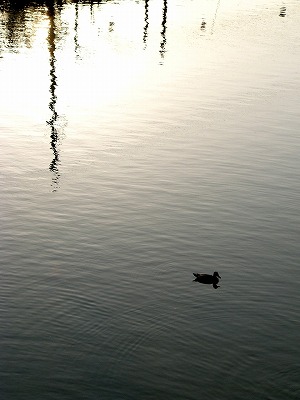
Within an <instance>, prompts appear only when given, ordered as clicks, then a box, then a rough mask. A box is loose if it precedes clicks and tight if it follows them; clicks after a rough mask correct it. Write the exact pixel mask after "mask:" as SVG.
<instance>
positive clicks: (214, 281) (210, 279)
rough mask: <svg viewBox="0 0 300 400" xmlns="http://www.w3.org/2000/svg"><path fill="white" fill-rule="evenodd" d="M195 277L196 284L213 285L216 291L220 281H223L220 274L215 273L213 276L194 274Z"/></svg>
mask: <svg viewBox="0 0 300 400" xmlns="http://www.w3.org/2000/svg"><path fill="white" fill-rule="evenodd" d="M193 275H194V276H195V279H194V282H199V283H204V284H206V285H213V287H214V289H218V288H219V287H220V286H218V283H219V279H221V277H220V275H219V273H218V272H214V273H213V275H209V274H198V273H193Z"/></svg>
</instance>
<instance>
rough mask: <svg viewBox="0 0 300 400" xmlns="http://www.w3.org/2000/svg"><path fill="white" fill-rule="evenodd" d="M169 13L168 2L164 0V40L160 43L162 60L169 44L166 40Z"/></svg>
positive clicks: (162, 34)
mask: <svg viewBox="0 0 300 400" xmlns="http://www.w3.org/2000/svg"><path fill="white" fill-rule="evenodd" d="M167 11H168V0H164V2H163V13H162V23H161V26H162V30H161V32H160V34H161V37H162V40H161V42H160V50H159V52H160V56H161V58H164V55H165V52H166V44H167V38H166V30H167Z"/></svg>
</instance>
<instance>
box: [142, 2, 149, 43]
mask: <svg viewBox="0 0 300 400" xmlns="http://www.w3.org/2000/svg"><path fill="white" fill-rule="evenodd" d="M144 21H145V26H144V35H143V42H144V49H146V46H147V37H148V27H149V0H145V18H144Z"/></svg>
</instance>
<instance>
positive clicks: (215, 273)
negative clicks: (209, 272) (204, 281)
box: [213, 272, 221, 279]
mask: <svg viewBox="0 0 300 400" xmlns="http://www.w3.org/2000/svg"><path fill="white" fill-rule="evenodd" d="M213 277H214V278H220V279H221V277H220V275H219V273H218V272H214V275H213Z"/></svg>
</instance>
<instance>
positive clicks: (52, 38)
mask: <svg viewBox="0 0 300 400" xmlns="http://www.w3.org/2000/svg"><path fill="white" fill-rule="evenodd" d="M47 8H48V17H49V33H48V49H49V63H50V96H51V97H50V102H49V109H50V111H51V113H52V115H51V118H50V120H49V121H47V123H48V125H49V126H50V129H51V131H50V146H51V149H52V152H53V159H52V161H51V163H50V166H49V170H50V171H51V172H53V178H52V187H53V191H56V190H57V189H58V187H59V176H60V174H59V169H58V166H59V162H60V160H59V150H58V145H59V142H58V141H59V135H58V131H57V128H56V122H57V119H58V114H57V111H56V101H57V96H56V87H57V76H56V65H55V62H56V59H55V50H56V25H55V13H56V9H55V4H54V2H52V1H48V2H47Z"/></svg>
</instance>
